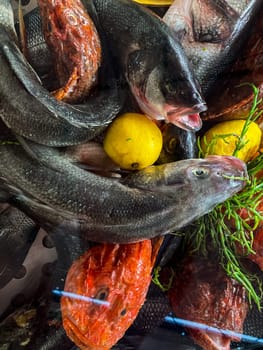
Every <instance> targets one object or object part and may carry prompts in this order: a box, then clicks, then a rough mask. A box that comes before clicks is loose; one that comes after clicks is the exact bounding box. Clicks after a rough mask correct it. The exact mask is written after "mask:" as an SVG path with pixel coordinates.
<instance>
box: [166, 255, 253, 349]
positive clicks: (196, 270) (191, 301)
mask: <svg viewBox="0 0 263 350" xmlns="http://www.w3.org/2000/svg"><path fill="white" fill-rule="evenodd" d="M168 295H169V299H170V302H171V305H172V308H173V311H174V312H175V315H176V316H177V317H179V318H182V319H186V320H189V321H193V322H197V323H201V324H204V325H206V326H211V327H216V328H218V329H219V330H220V329H223V330H229V331H233V332H236V333H242V331H243V323H244V320H245V318H246V315H247V311H248V303H247V300H246V290H245V288H244V287H243V286H241V285H240V284H239V283H238V282H237V281H235V280H234V279H231V278H229V277H228V276H227V275H226V273H225V271H224V270H223V268H222V267H221V266H220V264H219V263H218V261H217V259H215V257H214V256H213V257H212V256H210V257H209V258H207V257H200V256H188V257H187V258H186V259H184V261H183V265H182V268H181V269H179V270H178V273H177V274H176V277H175V278H174V283H173V286H172V287H171V289H170V290H169V294H168ZM187 331H188V333H189V335H190V336H191V337H192V339H193V340H194V341H195V342H196V343H197V344H199V345H200V346H201V347H203V348H204V349H205V350H229V349H230V342H231V340H239V339H237V338H236V337H235V338H234V337H233V336H232V337H231V335H226V334H223V333H221V334H220V333H219V332H218V333H214V332H212V331H210V330H208V329H207V330H206V329H201V328H200V329H198V327H196V328H188V329H187Z"/></svg>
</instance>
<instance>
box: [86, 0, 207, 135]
mask: <svg viewBox="0 0 263 350" xmlns="http://www.w3.org/2000/svg"><path fill="white" fill-rule="evenodd" d="M83 3H84V4H87V7H88V6H90V3H92V4H94V7H95V9H96V12H97V15H98V18H99V21H100V23H101V26H102V28H103V30H104V32H105V34H106V39H107V43H108V45H109V47H110V50H111V52H112V54H113V55H114V58H115V61H116V63H117V65H118V66H119V67H120V69H121V72H122V73H123V74H124V76H125V78H126V80H127V82H128V84H129V86H130V89H131V91H132V93H133V95H134V96H135V98H136V100H137V102H138V104H139V106H140V108H141V109H142V111H143V112H145V113H146V114H148V115H150V116H151V117H153V118H155V119H167V120H170V121H171V122H173V123H174V124H177V125H178V126H179V127H182V128H185V129H191V130H198V129H199V128H200V127H201V124H200V119H198V118H197V119H194V120H193V121H191V118H190V119H189V118H188V115H189V114H194V113H198V112H201V111H202V110H205V109H206V106H205V103H204V101H203V99H202V96H201V93H200V88H199V85H198V84H197V82H196V80H195V77H194V75H193V74H192V71H191V69H190V67H189V65H188V60H187V59H186V57H185V54H184V51H183V49H182V47H181V45H180V44H179V42H177V41H176V40H175V39H174V38H173V37H172V34H171V32H170V29H169V28H168V26H167V25H166V24H165V23H163V21H162V20H161V19H160V18H159V17H157V15H156V14H153V13H152V12H150V11H149V10H148V9H147V8H145V7H143V6H141V5H139V4H136V3H135V2H133V1H129V0H117V1H115V0H107V1H105V0H92V1H88V0H87V1H83Z"/></svg>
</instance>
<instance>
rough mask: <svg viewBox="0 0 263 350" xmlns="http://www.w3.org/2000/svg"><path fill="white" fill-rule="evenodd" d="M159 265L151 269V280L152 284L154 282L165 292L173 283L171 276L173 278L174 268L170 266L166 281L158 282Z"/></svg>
mask: <svg viewBox="0 0 263 350" xmlns="http://www.w3.org/2000/svg"><path fill="white" fill-rule="evenodd" d="M161 269H162V268H161V267H160V266H157V267H156V268H155V269H154V270H153V277H152V282H153V283H154V284H156V286H158V287H159V288H160V289H161V291H162V292H167V291H168V290H169V289H170V288H171V286H172V283H173V278H174V270H173V269H172V268H170V272H171V275H170V277H169V281H168V282H167V283H161V282H160V272H161Z"/></svg>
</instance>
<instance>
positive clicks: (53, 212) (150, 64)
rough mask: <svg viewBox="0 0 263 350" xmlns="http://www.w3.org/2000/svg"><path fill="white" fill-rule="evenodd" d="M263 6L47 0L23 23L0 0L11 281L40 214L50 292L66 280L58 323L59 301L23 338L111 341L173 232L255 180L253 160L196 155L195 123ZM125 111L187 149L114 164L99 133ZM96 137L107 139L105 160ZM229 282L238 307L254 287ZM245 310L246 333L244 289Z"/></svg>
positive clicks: (4, 272) (0, 237)
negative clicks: (54, 258)
mask: <svg viewBox="0 0 263 350" xmlns="http://www.w3.org/2000/svg"><path fill="white" fill-rule="evenodd" d="M262 9H263V3H262V1H254V0H251V1H248V0H246V1H245V0H244V1H236V2H235V1H229V2H227V1H225V0H218V1H208V0H205V1H203V2H200V1H195V0H186V1H175V2H174V4H173V5H172V6H171V7H170V8H169V10H168V11H167V12H166V14H165V16H164V18H163V19H161V18H160V17H159V16H158V15H157V14H156V13H153V12H152V11H151V10H150V9H148V8H146V7H145V6H142V5H139V4H137V3H135V2H133V1H131V0H82V1H80V0H75V1H71V0H63V1H61V0H60V1H58V0H52V1H51V0H50V1H49V0H46V1H42V0H39V1H38V7H37V8H36V9H34V10H33V11H32V12H30V13H29V14H27V15H26V16H25V17H24V19H22V18H21V16H20V23H19V25H17V24H16V25H15V21H14V10H13V8H12V6H11V3H10V1H8V0H1V1H0V73H1V74H0V117H1V125H0V127H1V129H0V199H1V202H2V203H4V204H5V205H8V207H7V209H5V210H4V211H3V212H2V213H1V215H0V224H1V227H0V230H1V231H0V232H1V234H0V252H1V258H0V289H1V288H3V287H5V286H6V285H7V284H8V283H9V282H10V281H11V280H12V279H13V278H14V277H15V276H16V272H17V271H16V269H17V268H18V266H19V265H21V263H22V262H23V260H24V259H25V257H26V254H27V252H28V249H29V246H30V243H31V242H32V241H33V240H34V238H35V236H36V232H37V230H38V229H39V228H40V227H41V228H42V229H44V230H46V232H47V233H48V235H49V236H50V237H51V239H52V241H53V242H54V244H55V247H56V250H57V255H58V263H57V267H56V270H55V273H54V277H53V280H52V282H51V288H49V289H48V293H47V294H48V298H49V297H50V291H51V289H54V288H58V289H59V291H60V292H61V293H62V295H63V297H62V299H61V312H60V310H59V311H58V313H57V315H56V316H55V317H54V315H53V321H52V322H53V324H51V323H50V322H48V317H49V315H50V312H51V310H52V305H53V304H52V303H51V306H50V305H47V307H46V308H45V312H44V314H45V316H46V317H43V310H42V309H41V312H40V314H41V315H40V316H41V318H42V322H43V328H41V327H38V326H36V325H37V321H36V320H34V322H35V323H34V322H33V321H32V322H31V329H30V331H28V330H27V327H25V334H26V335H27V342H26V344H25V345H24V348H25V349H34V350H38V349H39V350H40V349H42V348H43V347H45V348H48V349H60V348H63V349H71V348H72V343H71V341H70V340H69V338H70V339H71V340H73V341H74V343H75V344H76V345H77V346H79V348H80V349H92V350H107V349H110V348H111V347H112V346H114V344H115V343H116V342H117V341H118V340H119V339H120V338H121V337H122V336H123V335H124V333H125V331H126V330H127V329H128V328H129V327H130V326H131V325H132V324H133V323H134V321H135V319H136V317H137V315H138V313H139V310H140V309H141V308H142V306H143V304H144V303H145V300H146V297H147V292H148V289H149V285H150V282H151V273H152V269H153V267H154V264H155V261H156V259H157V256H159V259H160V258H162V253H163V252H164V251H165V250H166V248H165V247H167V246H164V245H162V243H163V244H164V243H165V242H166V244H167V238H168V240H169V237H170V234H172V233H174V232H175V231H177V230H179V229H181V228H184V227H186V226H187V225H189V224H190V223H192V222H193V221H194V220H196V219H197V218H200V217H201V216H203V215H205V214H206V213H208V212H210V211H211V210H212V209H213V208H214V207H215V206H216V205H217V204H219V203H222V202H224V201H225V200H226V199H228V198H229V197H231V196H232V195H234V194H235V193H237V192H239V191H240V190H242V189H243V188H244V186H245V184H246V180H247V169H246V165H245V164H244V163H243V162H242V161H241V160H239V159H237V158H235V157H227V156H209V157H207V158H204V159H199V158H197V156H196V144H195V134H196V132H198V131H199V130H200V129H201V127H202V118H201V116H202V115H208V114H209V110H207V104H206V101H210V96H212V95H213V91H214V89H215V87H216V85H217V84H221V83H220V81H221V79H224V73H225V71H226V69H227V68H228V67H229V66H231V64H232V63H233V62H234V61H236V56H237V53H238V52H239V50H241V49H242V46H244V43H245V39H244V38H249V33H250V28H251V27H252V26H253V24H254V22H255V21H256V19H257V17H258V13H260V11H262ZM204 12H206V13H207V15H208V17H209V18H210V19H211V22H208V21H206V19H205V18H204V16H203V13H204ZM18 26H19V28H18ZM241 38H242V39H241ZM222 108H223V106H222ZM124 111H141V112H143V113H145V114H147V115H148V116H149V117H151V118H153V119H157V120H164V121H165V123H167V125H168V128H170V130H172V132H175V131H174V130H176V132H177V133H178V134H179V135H180V137H179V138H180V143H181V144H180V147H182V152H181V155H180V157H181V158H188V159H181V160H177V161H171V162H166V161H164V160H163V161H160V162H159V163H161V164H158V165H153V166H151V167H148V168H145V169H143V170H140V171H137V172H131V173H127V172H123V171H122V170H121V169H116V166H115V165H113V164H112V163H111V162H110V161H109V160H108V159H106V158H105V157H104V156H103V155H102V153H101V149H100V147H99V145H98V143H100V142H101V140H102V139H103V132H104V131H105V130H106V128H107V126H108V125H109V124H110V123H111V122H112V120H113V119H114V118H115V117H116V116H118V115H119V114H121V113H123V112H124ZM168 123H169V124H168ZM90 141H92V142H93V143H94V142H96V145H97V146H98V149H99V150H100V151H99V156H98V159H99V160H97V162H96V166H94V164H92V161H91V159H92V160H93V161H94V158H97V154H96V155H95V156H94V154H92V149H93V148H92V147H91V146H90V145H91V143H90ZM84 153H85V156H84V155H83V154H84ZM89 153H91V154H89ZM83 158H85V164H83ZM11 247H13V249H12V248H11ZM160 247H161V248H160ZM163 247H164V248H163ZM171 247H173V245H172V243H171V244H170V249H169V250H171ZM167 251H168V249H167ZM158 253H159V254H158ZM164 255H165V253H164ZM157 260H158V259H157ZM188 267H189V264H188V262H186V263H185V269H187V268H188ZM193 270H194V268H193ZM215 270H216V267H214V266H212V267H211V271H215ZM66 273H68V275H67V279H66V282H65V285H64V284H63V283H61V281H63V280H64V279H65V276H66ZM212 273H213V272H212ZM220 273H221V272H220ZM182 274H184V270H183V269H182ZM197 274H198V272H197ZM220 276H221V275H220ZM220 278H221V277H220ZM183 279H184V277H182V280H183ZM226 279H227V277H226V276H222V278H221V280H220V284H221V281H225V280H226ZM178 281H179V282H180V279H178ZM180 283H181V282H180ZM192 283H193V281H192ZM218 283H219V282H218ZM222 284H223V282H222ZM200 286H201V283H200ZM49 287H50V286H49ZM173 288H174V289H176V288H177V287H176V285H174V286H173ZM231 288H232V290H231ZM226 289H227V292H229V294H231V293H233V295H232V298H230V299H231V301H233V300H234V302H233V304H234V303H235V300H236V298H237V299H238V298H239V299H238V302H237V304H238V306H236V308H239V305H240V300H241V299H242V298H243V294H242V293H244V290H243V289H242V287H240V286H236V285H234V287H233V284H231V281H229V280H227V281H226ZM176 293H178V290H177V291H175V294H174V295H173V297H171V304H172V306H173V304H174V303H175V304H176V302H175V301H174V300H176V298H177V297H175V296H176ZM186 293H188V292H186ZM235 293H237V294H238V295H237V296H236V294H235ZM179 294H180V293H178V295H179ZM76 296H79V297H77V298H76ZM184 296H186V294H185V295H184ZM184 296H183V297H184ZM179 298H180V295H179V296H178V298H177V299H179ZM220 298H222V295H221V296H219V297H218V300H221V299H220ZM240 298H241V299H240ZM244 299H245V298H244ZM87 300H88V301H87ZM241 301H243V299H242V300H241ZM83 305H87V306H83ZM53 306H54V305H53ZM177 306H178V305H177ZM177 306H175V307H173V309H174V311H175V312H177V313H178V315H180V312H181V310H180V308H178V309H177ZM232 306H233V305H232V304H231V303H230V304H228V305H227V309H226V310H225V311H226V313H227V312H229V310H230V309H231V307H232ZM239 311H240V309H239V310H238V311H237V314H238V317H237V318H240V319H241V321H240V323H239V324H238V326H236V323H235V322H236V318H235V315H234V316H233V318H235V319H234V321H233V327H232V328H231V329H232V330H238V331H239V332H242V325H243V322H244V319H245V317H246V311H247V304H246V303H245V301H244V308H243V309H242V310H241V311H240V312H239ZM38 312H39V311H37V314H38ZM156 313H158V312H157V311H156ZM61 314H62V315H61ZM38 316H39V315H38ZM185 316H187V315H185V313H183V314H182V317H185ZM61 317H62V321H61ZM211 317H212V316H211ZM159 318H160V317H159ZM33 319H34V316H33ZM9 320H10V319H9ZM43 320H44V321H43ZM49 321H50V320H49ZM201 321H204V320H201ZM238 321H239V320H238ZM238 321H237V322H238ZM54 322H55V326H54ZM62 323H63V326H64V329H65V331H66V333H67V336H66V334H65V332H64V329H63V328H62V326H61V325H62ZM57 325H60V326H57ZM220 326H222V324H220ZM0 327H3V329H4V326H3V324H0ZM33 329H35V332H34V331H33ZM40 331H41V332H42V333H40ZM192 333H193V339H195V340H196V341H197V343H199V344H200V345H202V346H204V349H207V350H209V349H212V350H214V349H224V350H225V349H229V347H230V340H231V339H234V338H231V337H229V336H228V337H227V340H226V341H225V343H224V344H223V345H222V343H221V340H222V339H219V341H218V342H216V340H215V341H214V340H213V341H207V338H206V340H205V341H203V340H202V339H204V335H203V334H202V335H201V336H199V337H198V336H196V333H194V332H192ZM197 333H198V332H197ZM17 336H18V333H17ZM12 337H14V338H15V335H12V336H11V339H13V338H12ZM200 339H201V341H200ZM210 340H211V339H210ZM9 341H10V337H9ZM12 341H13V340H11V342H12ZM13 342H14V343H15V341H13ZM0 344H1V335H0ZM2 344H6V343H5V340H4V341H3V342H2ZM58 344H59V345H58ZM211 344H212V345H211ZM3 346H5V345H3ZM46 346H47V347H46Z"/></svg>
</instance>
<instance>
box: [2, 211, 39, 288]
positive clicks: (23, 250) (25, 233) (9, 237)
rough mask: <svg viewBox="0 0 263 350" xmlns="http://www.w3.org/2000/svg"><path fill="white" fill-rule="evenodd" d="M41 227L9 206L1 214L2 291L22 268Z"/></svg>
mask: <svg viewBox="0 0 263 350" xmlns="http://www.w3.org/2000/svg"><path fill="white" fill-rule="evenodd" d="M38 229H39V227H38V226H37V224H36V223H35V222H34V221H33V220H31V219H30V218H28V217H27V216H26V215H25V214H24V213H23V212H21V211H20V210H18V209H16V208H14V207H11V206H9V207H8V208H6V209H5V210H4V211H3V212H1V214H0V289H1V288H3V287H5V286H6V284H7V283H8V282H10V281H11V280H12V279H13V278H14V277H15V275H16V274H17V271H18V270H19V268H20V267H21V266H22V264H23V261H24V260H25V258H26V256H27V253H28V251H29V249H30V247H31V244H32V242H33V241H34V239H35V237H36V234H37V232H38Z"/></svg>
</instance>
